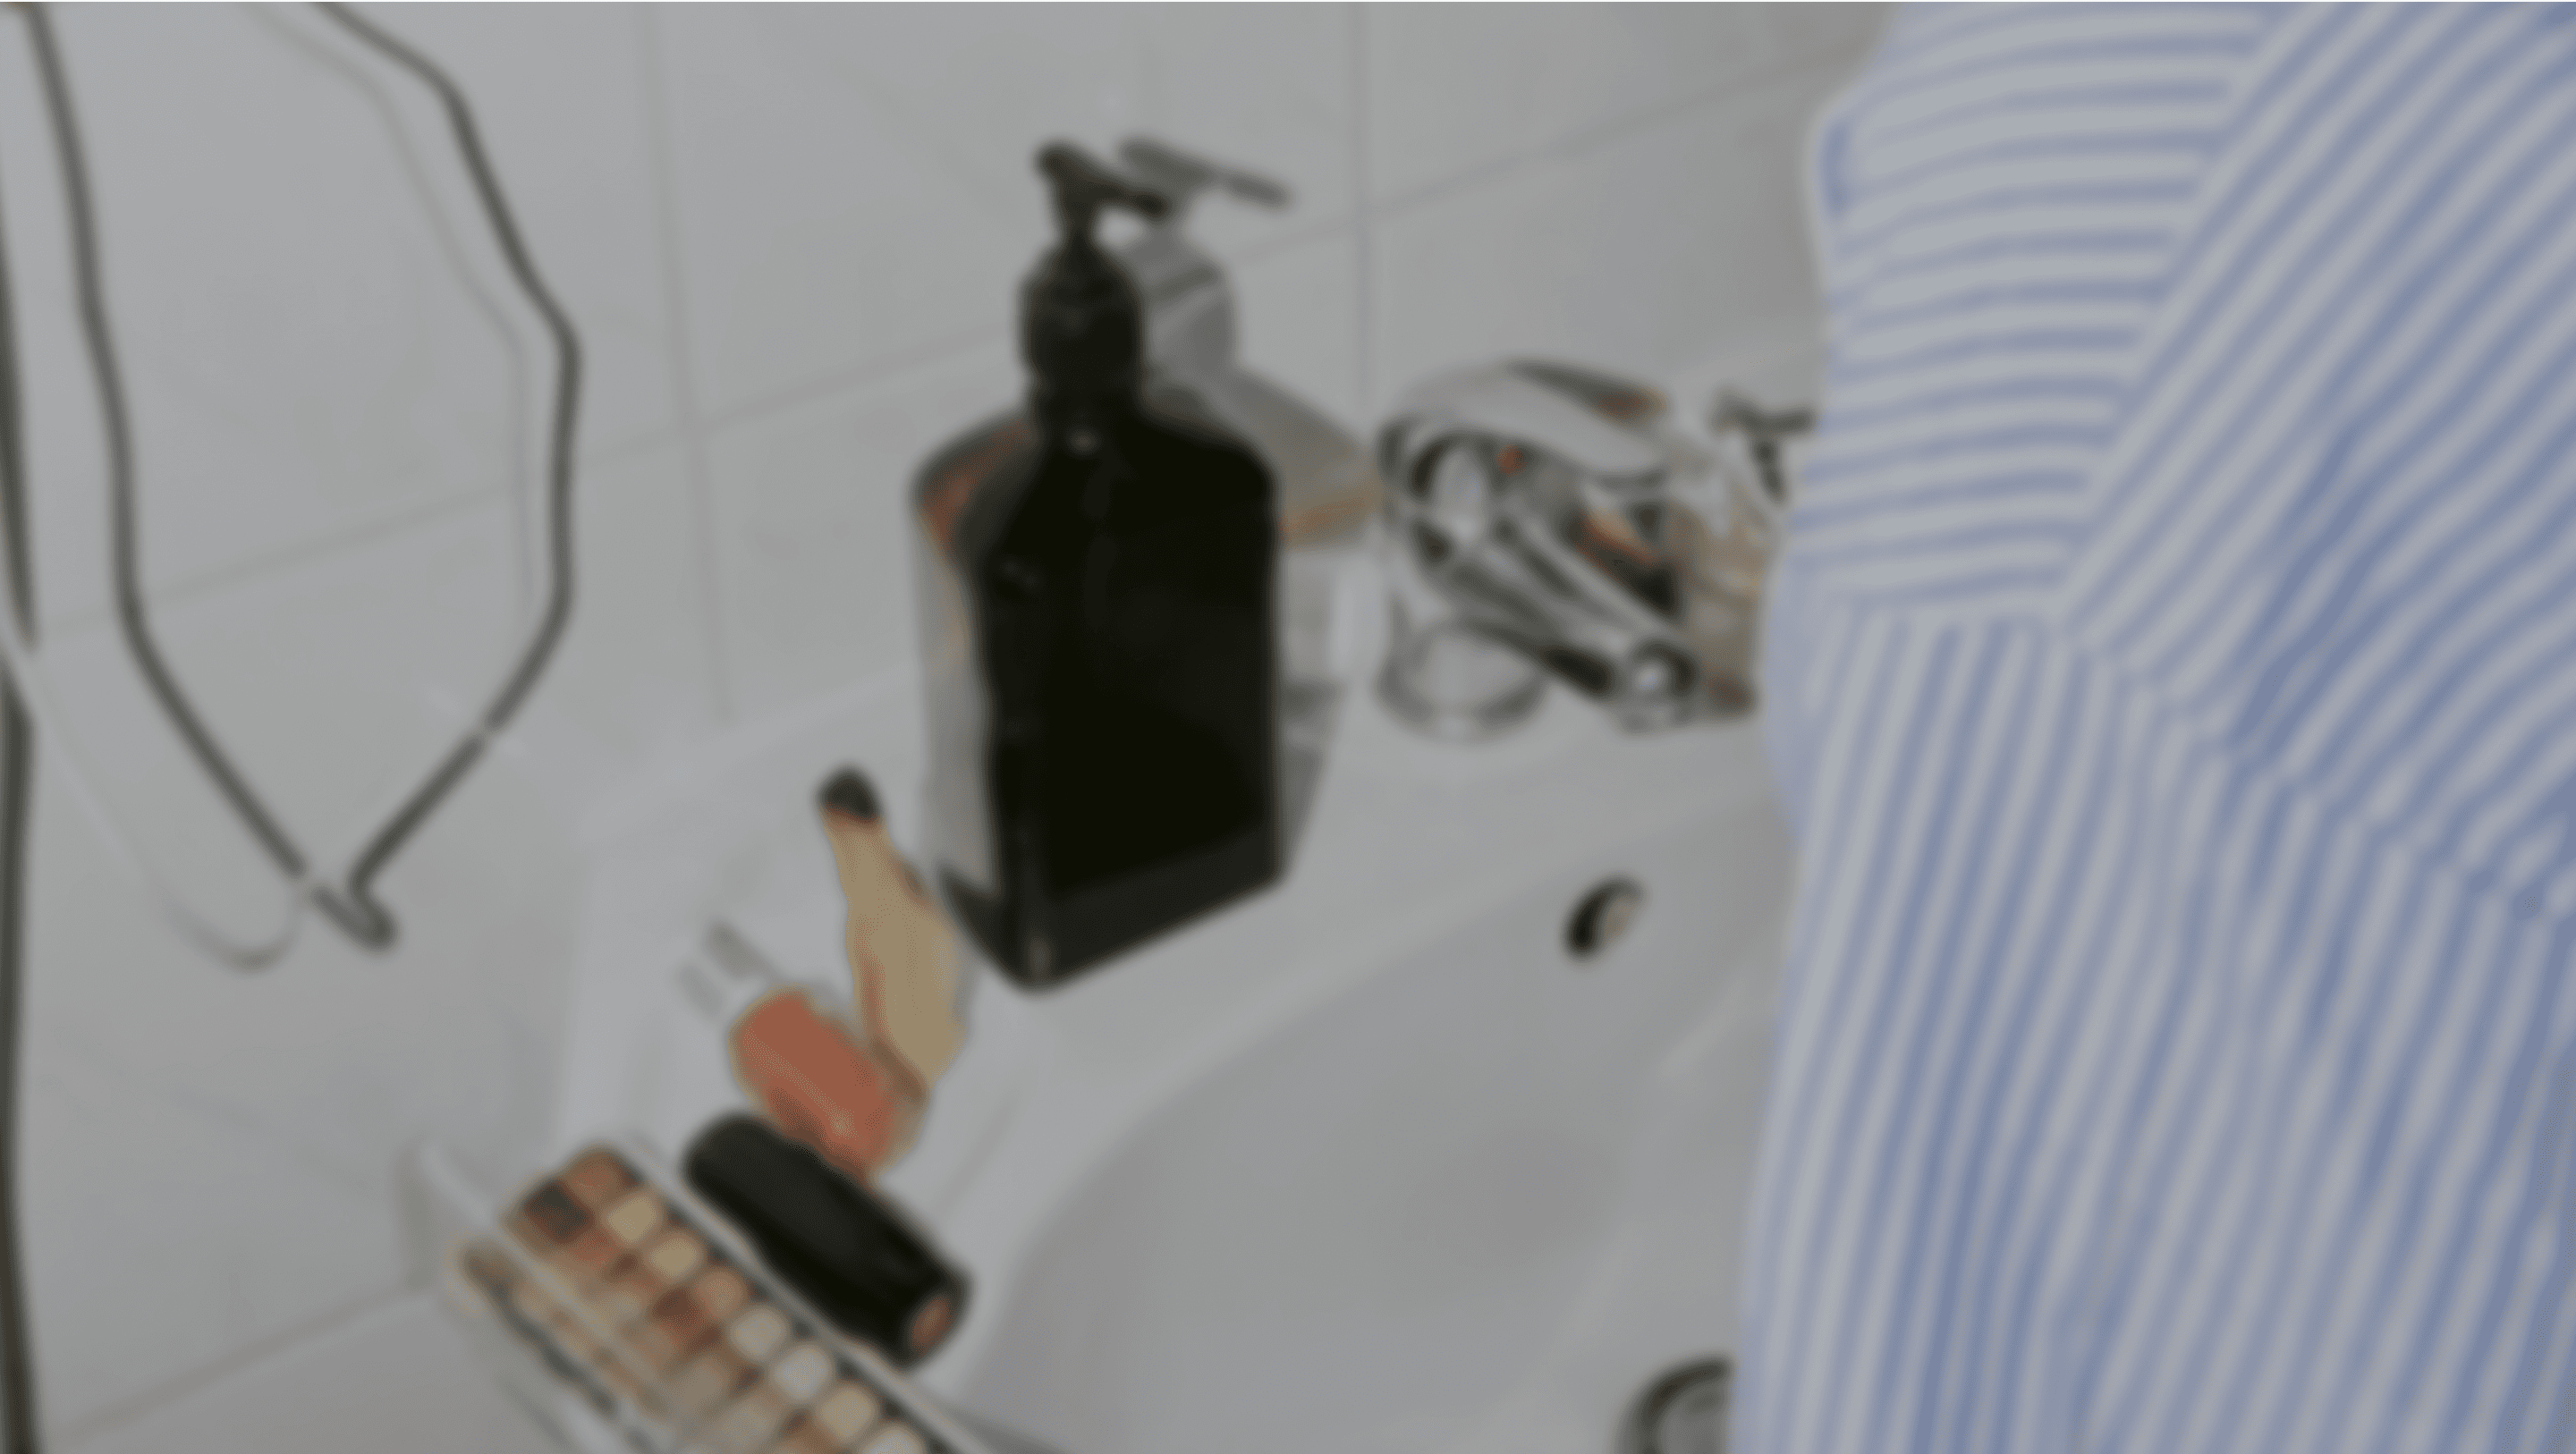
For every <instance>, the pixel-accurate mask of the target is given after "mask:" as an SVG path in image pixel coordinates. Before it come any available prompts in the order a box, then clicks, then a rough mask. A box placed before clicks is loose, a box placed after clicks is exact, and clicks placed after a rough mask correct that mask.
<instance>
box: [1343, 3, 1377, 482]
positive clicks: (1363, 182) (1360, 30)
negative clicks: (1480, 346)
mask: <svg viewBox="0 0 2576 1454" xmlns="http://www.w3.org/2000/svg"><path fill="white" fill-rule="evenodd" d="M1348 13H1349V15H1350V22H1351V109H1350V119H1351V208H1352V218H1351V253H1352V257H1351V292H1352V294H1353V297H1352V307H1353V308H1354V309H1355V310H1356V311H1357V312H1358V314H1359V331H1358V334H1359V336H1358V339H1357V350H1356V351H1357V353H1358V357H1357V358H1356V359H1354V360H1353V363H1354V365H1355V372H1356V373H1357V374H1358V379H1357V382H1358V384H1359V399H1360V419H1361V434H1362V438H1363V441H1365V438H1366V435H1367V433H1368V425H1367V421H1368V420H1370V419H1373V418H1375V417H1376V416H1377V411H1378V398H1377V277H1376V272H1375V269H1374V266H1373V260H1374V256H1375V253H1376V245H1375V244H1376V233H1377V203H1376V201H1375V199H1374V198H1372V197H1371V196H1370V189H1371V178H1370V176H1369V63H1368V61H1369V50H1368V6H1367V5H1365V4H1362V3H1358V0H1354V3H1353V4H1352V5H1351V6H1350V7H1349V12H1348Z"/></svg>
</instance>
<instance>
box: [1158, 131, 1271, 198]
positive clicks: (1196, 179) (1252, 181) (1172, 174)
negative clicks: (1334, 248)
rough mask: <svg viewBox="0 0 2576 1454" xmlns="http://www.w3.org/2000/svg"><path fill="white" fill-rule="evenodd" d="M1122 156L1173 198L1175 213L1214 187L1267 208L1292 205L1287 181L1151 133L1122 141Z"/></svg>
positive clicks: (1164, 193) (1160, 190)
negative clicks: (1185, 148) (1161, 139)
mask: <svg viewBox="0 0 2576 1454" xmlns="http://www.w3.org/2000/svg"><path fill="white" fill-rule="evenodd" d="M1118 159H1119V160H1120V161H1122V162H1124V163H1126V164H1127V170H1129V171H1130V172H1133V173H1135V174H1136V176H1137V178H1138V179H1139V180H1141V181H1143V182H1144V183H1145V185H1146V186H1148V187H1151V188H1153V189H1154V190H1155V191H1157V192H1160V193H1162V194H1163V195H1164V196H1166V197H1168V198H1170V199H1171V201H1172V210H1173V211H1174V212H1175V213H1177V212H1179V211H1181V210H1182V209H1184V208H1186V207H1187V206H1188V205H1189V202H1190V199H1191V198H1192V197H1195V196H1196V195H1198V194H1199V193H1200V192H1203V191H1206V190H1207V189H1208V188H1210V187H1214V188H1217V189H1218V190H1220V191H1224V192H1227V193H1230V194H1232V195H1233V196H1235V197H1237V198H1239V199H1241V200H1243V201H1246V202H1251V203H1254V204H1256V205H1259V206H1263V207H1285V206H1287V205H1288V201H1289V197H1288V188H1287V186H1286V185H1285V184H1283V183H1280V182H1277V181H1274V180H1272V179H1271V178H1268V177H1265V176H1262V175H1261V174H1260V173H1258V172H1248V171H1245V170H1243V169H1242V168H1240V167H1230V166H1227V165H1226V164H1225V163H1223V162H1219V161H1211V160H1210V159H1208V158H1206V157H1203V156H1198V155H1195V154H1193V153H1190V152H1185V151H1183V150H1181V149H1180V148H1179V147H1176V146H1172V145H1169V144H1167V143H1164V142H1159V141H1156V140H1154V139H1153V138H1152V137H1150V136H1131V137H1129V138H1127V140H1126V141H1124V142H1122V143H1120V144H1119V147H1118Z"/></svg>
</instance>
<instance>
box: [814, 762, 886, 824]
mask: <svg viewBox="0 0 2576 1454" xmlns="http://www.w3.org/2000/svg"><path fill="white" fill-rule="evenodd" d="M815 798H816V800H817V801H818V802H820V803H821V804H822V805H823V806H824V807H826V808H831V809H834V810H836V811H839V812H843V813H847V814H849V815H850V816H851V817H853V818H864V819H867V820H868V821H870V822H873V821H875V820H876V818H877V817H878V816H879V814H878V812H877V790H876V786H875V785H874V784H872V783H870V782H869V781H868V775H867V774H866V773H863V772H861V771H859V770H858V769H857V768H855V767H845V768H843V769H841V770H840V771H839V772H836V773H834V774H832V776H831V779H830V780H829V781H828V782H825V783H824V784H823V787H822V790H821V791H820V792H818V793H816V794H815Z"/></svg>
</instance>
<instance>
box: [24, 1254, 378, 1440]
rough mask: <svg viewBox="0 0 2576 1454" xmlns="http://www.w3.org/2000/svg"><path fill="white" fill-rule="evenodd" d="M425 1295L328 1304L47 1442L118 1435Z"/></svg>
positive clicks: (84, 1418) (78, 1421)
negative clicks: (211, 1390)
mask: <svg viewBox="0 0 2576 1454" xmlns="http://www.w3.org/2000/svg"><path fill="white" fill-rule="evenodd" d="M419 1295H420V1294H419V1293H418V1292H416V1291H415V1290H413V1289H411V1288H408V1287H405V1286H401V1285H397V1286H395V1287H392V1288H389V1289H378V1290H376V1291H374V1292H371V1293H368V1294H365V1295H363V1296H361V1297H359V1298H357V1299H355V1300H353V1301H350V1302H346V1303H342V1304H340V1305H339V1306H337V1307H333V1308H328V1309H325V1310H324V1311H322V1312H321V1313H319V1314H316V1315H315V1316H313V1317H312V1318H310V1319H308V1320H306V1321H304V1322H301V1323H298V1324H296V1325H294V1326H293V1327H289V1328H285V1329H282V1330H280V1331H278V1332H275V1333H272V1334H270V1335H268V1336H267V1337H264V1338H260V1339H257V1340H255V1341H253V1342H251V1343H249V1344H246V1345H243V1346H241V1347H239V1348H236V1349H235V1350H234V1351H232V1352H230V1353H227V1354H225V1355H223V1356H221V1357H218V1358H216V1359H215V1360H213V1361H212V1362H210V1363H206V1364H203V1365H201V1366H199V1367H198V1368H196V1369H194V1370H192V1371H190V1372H187V1373H183V1374H181V1375H179V1376H178V1377H177V1378H174V1379H170V1380H168V1381H167V1382H164V1383H161V1384H158V1385H156V1386H154V1387H152V1388H149V1389H145V1390H144V1391H142V1392H140V1393H136V1394H132V1395H129V1396H127V1397H125V1398H121V1399H116V1400H113V1401H111V1402H109V1403H107V1404H104V1405H102V1406H100V1407H98V1408H95V1409H91V1410H89V1411H88V1412H86V1413H82V1414H80V1415H77V1416H75V1417H74V1418H72V1419H70V1420H68V1421H66V1422H64V1423H63V1424H62V1425H60V1426H59V1427H56V1428H54V1429H52V1430H50V1431H48V1432H49V1435H50V1437H49V1438H48V1440H47V1442H48V1443H49V1444H51V1445H53V1446H55V1447H59V1448H63V1449H68V1450H73V1451H75V1454H77V1451H78V1449H79V1447H80V1446H82V1445H85V1444H91V1443H95V1442H96V1441H98V1440H100V1439H103V1438H106V1437H108V1436H110V1435H112V1434H114V1433H115V1432H116V1431H117V1430H118V1429H119V1428H120V1427H122V1426H124V1425H127V1424H131V1423H134V1422H136V1421H137V1420H140V1419H145V1418H149V1417H150V1416H151V1415H153V1414H154V1413H156V1412H158V1411H160V1410H162V1409H165V1408H169V1407H171V1406H173V1405H175V1404H179V1403H182V1402H184V1401H186V1400H187V1399H190V1398H193V1397H195V1396H196V1395H198V1394H201V1393H204V1392H205V1391H206V1390H208V1389H210V1388H213V1387H214V1386H215V1385H217V1384H219V1383H222V1382H224V1381H226V1380H227V1379H230V1378H233V1377H235V1376H237V1375H240V1374H243V1373H246V1372H248V1371H250V1370H251V1369H254V1368H256V1367H258V1366H259V1365H261V1364H263V1363H266V1362H268V1361H269V1360H270V1359H272V1358H277V1357H280V1356H283V1355H285V1354H288V1353H292V1352H294V1351H295V1350H296V1349H298V1348H300V1347H302V1346H304V1345H306V1344H309V1343H311V1342H313V1341H315V1340H316V1339H319V1338H322V1337H325V1336H327V1335H329V1334H331V1333H332V1332H334V1331H336V1330H338V1329H341V1328H344V1327H347V1326H348V1325H350V1324H353V1323H357V1322H361V1321H363V1320H365V1319H366V1318H368V1317H371V1316H373V1315H375V1314H377V1313H380V1312H383V1311H385V1310H386V1309H389V1308H395V1307H399V1306H401V1304H402V1303H403V1302H404V1301H405V1300H407V1299H409V1298H413V1297H417V1296H419Z"/></svg>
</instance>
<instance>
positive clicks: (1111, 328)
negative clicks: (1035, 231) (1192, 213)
mask: <svg viewBox="0 0 2576 1454" xmlns="http://www.w3.org/2000/svg"><path fill="white" fill-rule="evenodd" d="M1037 164H1038V173H1039V175H1041V176H1043V177H1045V178H1046V180H1047V184H1048V186H1049V187H1050V188H1051V189H1052V190H1053V192H1054V194H1055V216H1056V225H1057V226H1058V227H1059V228H1060V229H1061V230H1062V233H1063V236H1062V239H1061V240H1060V241H1059V242H1058V243H1057V245H1056V246H1055V247H1054V248H1053V249H1052V250H1050V251H1049V252H1048V253H1047V254H1046V256H1045V257H1043V258H1041V259H1040V260H1039V262H1038V267H1037V271H1036V272H1034V273H1031V274H1030V275H1029V280H1028V283H1027V286H1026V287H1025V288H1023V289H1022V291H1021V294H1020V353H1021V357H1022V358H1023V359H1025V360H1026V361H1027V363H1028V366H1029V371H1030V373H1031V374H1032V375H1034V379H1033V380H1032V383H1033V386H1034V389H1035V391H1036V394H1037V397H1038V399H1039V401H1040V403H1041V407H1042V408H1043V406H1044V405H1045V404H1046V403H1047V402H1049V401H1054V400H1070V399H1081V398H1089V397H1098V396H1102V395H1124V394H1130V393H1133V392H1134V390H1135V387H1136V383H1137V380H1138V377H1139V375H1140V373H1141V371H1142V368H1143V364H1144V352H1145V349H1144V321H1143V318H1144V307H1143V304H1142V302H1141V301H1140V300H1139V299H1138V297H1137V294H1136V286H1135V284H1134V283H1132V282H1130V281H1129V280H1128V278H1127V274H1126V272H1125V271H1124V270H1123V269H1121V268H1120V267H1119V266H1118V264H1117V262H1116V260H1114V259H1112V258H1111V257H1110V256H1109V254H1107V253H1105V252H1103V251H1101V249H1100V245H1099V243H1098V242H1096V241H1095V240H1094V239H1093V237H1092V235H1091V230H1092V227H1093V225H1094V224H1095V223H1096V222H1097V221H1098V220H1099V217H1100V212H1101V209H1102V208H1104V207H1123V208H1125V209H1127V210H1128V211H1131V212H1135V213H1138V214H1140V215H1142V216H1144V217H1146V218H1149V219H1150V218H1157V217H1160V216H1162V215H1163V213H1164V211H1165V210H1166V208H1167V207H1168V206H1169V204H1168V203H1167V202H1165V201H1164V199H1163V197H1162V195H1161V194H1160V193H1156V192H1152V191H1148V190H1147V189H1145V188H1143V187H1140V186H1137V185H1136V184H1135V183H1133V182H1130V181H1129V180H1127V179H1126V178H1124V177H1122V176H1120V175H1118V174H1117V173H1116V172H1114V171H1112V170H1110V169H1109V168H1108V167H1106V166H1104V165H1102V164H1101V163H1099V162H1097V161H1095V160H1093V159H1092V158H1091V157H1090V156H1088V155H1086V154H1085V153H1084V152H1083V151H1082V150H1081V149H1080V148H1078V147H1075V146H1072V145H1069V144H1067V143H1065V142H1055V143H1052V144H1050V145H1048V146H1047V147H1045V148H1043V149H1042V150H1040V151H1039V152H1038V158H1037Z"/></svg>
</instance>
